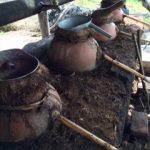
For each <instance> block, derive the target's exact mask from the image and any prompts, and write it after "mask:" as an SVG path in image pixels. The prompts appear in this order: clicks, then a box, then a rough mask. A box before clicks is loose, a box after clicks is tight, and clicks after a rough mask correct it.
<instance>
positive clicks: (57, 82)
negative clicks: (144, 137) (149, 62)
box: [0, 35, 135, 150]
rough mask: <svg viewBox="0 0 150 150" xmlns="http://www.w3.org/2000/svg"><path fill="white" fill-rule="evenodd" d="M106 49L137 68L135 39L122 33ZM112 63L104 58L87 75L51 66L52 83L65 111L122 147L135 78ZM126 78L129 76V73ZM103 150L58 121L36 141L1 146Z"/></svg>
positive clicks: (9, 148) (33, 149) (0, 147)
mask: <svg viewBox="0 0 150 150" xmlns="http://www.w3.org/2000/svg"><path fill="white" fill-rule="evenodd" d="M101 46H102V47H103V49H105V52H106V53H107V54H109V55H110V56H112V57H113V58H116V59H117V60H120V61H121V62H123V63H124V62H125V63H126V64H127V65H129V66H131V67H133V68H134V67H135V49H134V44H133V41H132V40H131V39H129V38H127V37H126V36H123V35H119V36H118V37H117V38H116V39H115V40H114V41H112V42H111V43H108V44H105V45H101ZM111 68H112V65H111V64H109V63H108V62H106V61H105V60H101V62H100V66H99V67H98V68H97V69H96V70H94V71H92V72H87V73H84V74H71V75H61V74H59V73H56V72H54V71H52V69H50V77H49V78H50V79H51V84H52V85H53V86H54V87H55V88H56V89H57V91H58V93H59V94H60V96H61V99H62V102H63V111H62V114H63V115H64V116H66V117H67V118H69V119H71V120H72V121H74V122H75V123H77V124H79V125H80V126H82V127H84V128H85V129H87V130H88V131H90V132H92V133H94V134H95V135H97V136H98V137H100V138H102V139H104V140H106V141H107V142H109V143H111V144H113V145H115V146H119V145H120V143H121V140H122V136H123V130H124V125H125V119H126V117H127V110H128V103H129V99H130V92H131V80H128V78H124V76H120V74H118V71H117V73H116V72H113V71H112V69H111ZM125 77H126V75H125ZM6 149H7V150H27V149H28V150H85V149H86V150H99V149H102V148H100V147H99V146H98V145H96V144H94V143H93V142H90V141H89V140H86V138H84V137H81V136H80V135H79V134H77V133H75V132H74V131H72V130H70V129H68V128H67V127H65V126H64V125H62V124H61V123H59V122H58V121H54V125H53V129H51V130H49V131H47V133H46V134H45V135H43V136H42V137H40V138H39V139H37V140H36V141H30V142H28V143H23V144H21V145H20V144H19V145H2V144H1V145H0V150H6Z"/></svg>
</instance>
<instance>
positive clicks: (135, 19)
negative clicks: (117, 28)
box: [123, 14, 150, 27]
mask: <svg viewBox="0 0 150 150" xmlns="http://www.w3.org/2000/svg"><path fill="white" fill-rule="evenodd" d="M123 17H127V18H129V19H132V20H134V21H137V22H140V23H142V24H144V25H147V26H149V27H150V24H149V23H146V22H144V21H141V20H138V19H137V18H134V17H131V16H130V15H126V14H123Z"/></svg>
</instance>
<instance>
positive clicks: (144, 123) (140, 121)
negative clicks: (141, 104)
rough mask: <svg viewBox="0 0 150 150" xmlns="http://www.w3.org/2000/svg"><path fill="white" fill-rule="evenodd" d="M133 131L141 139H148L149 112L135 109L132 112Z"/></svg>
mask: <svg viewBox="0 0 150 150" xmlns="http://www.w3.org/2000/svg"><path fill="white" fill-rule="evenodd" d="M131 132H132V134H133V135H134V136H137V137H139V138H141V139H143V138H144V139H147V138H148V135H149V131H148V116H147V113H144V112H137V111H134V112H133V114H132V122H131Z"/></svg>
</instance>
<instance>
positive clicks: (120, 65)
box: [103, 54, 150, 83]
mask: <svg viewBox="0 0 150 150" xmlns="http://www.w3.org/2000/svg"><path fill="white" fill-rule="evenodd" d="M103 56H104V59H105V60H107V61H109V62H110V63H112V64H114V65H115V66H117V67H119V68H121V69H123V70H125V71H127V72H129V73H131V74H133V75H135V76H137V77H140V78H141V79H142V80H145V81H146V82H148V83H150V80H149V79H148V78H147V77H146V76H144V75H142V74H141V73H139V72H137V71H136V70H134V69H132V68H130V67H128V66H127V65H124V64H122V63H120V62H118V61H116V60H114V59H112V58H111V57H109V56H108V55H106V54H103Z"/></svg>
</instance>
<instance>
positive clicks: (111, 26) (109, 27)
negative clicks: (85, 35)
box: [92, 10, 117, 42]
mask: <svg viewBox="0 0 150 150" xmlns="http://www.w3.org/2000/svg"><path fill="white" fill-rule="evenodd" d="M92 19H93V22H94V23H95V24H96V25H97V26H99V27H100V28H102V29H103V30H104V31H105V32H107V33H109V34H110V35H111V36H112V37H111V38H107V37H105V36H103V35H100V34H97V33H95V34H94V37H95V39H96V40H97V41H98V42H108V41H111V40H113V39H115V38H116V36H117V30H116V25H115V23H114V22H113V15H112V14H111V13H107V12H100V11H99V10H96V11H94V12H93V14H92Z"/></svg>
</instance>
